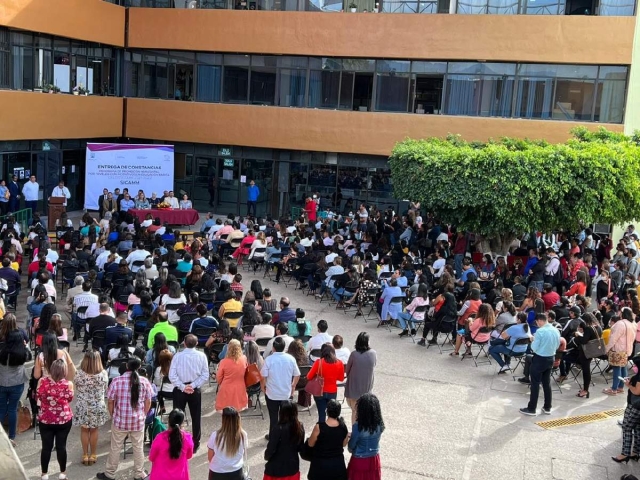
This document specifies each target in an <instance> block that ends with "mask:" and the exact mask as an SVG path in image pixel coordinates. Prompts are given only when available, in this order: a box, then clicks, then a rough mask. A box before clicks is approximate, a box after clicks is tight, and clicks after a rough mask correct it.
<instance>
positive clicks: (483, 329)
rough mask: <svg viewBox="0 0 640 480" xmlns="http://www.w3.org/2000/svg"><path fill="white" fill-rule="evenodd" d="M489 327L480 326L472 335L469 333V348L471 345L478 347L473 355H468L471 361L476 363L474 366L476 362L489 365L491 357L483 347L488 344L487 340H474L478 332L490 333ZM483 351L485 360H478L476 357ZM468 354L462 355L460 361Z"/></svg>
mask: <svg viewBox="0 0 640 480" xmlns="http://www.w3.org/2000/svg"><path fill="white" fill-rule="evenodd" d="M491 330H492V329H491V328H489V327H481V328H480V329H479V330H478V332H477V333H476V334H475V335H474V334H471V348H473V345H478V347H479V349H478V353H477V354H476V355H473V353H472V354H471V355H469V356H470V357H471V358H472V359H473V363H474V364H475V365H476V367H477V366H478V364H480V363H483V364H484V363H488V364H489V365H491V357H490V356H489V354H488V353H487V351H486V350H485V347H486V346H487V345H489V340H487V341H486V342H479V341H477V340H476V338H477V337H478V335H480V334H487V333H491ZM481 353H484V354H485V356H486V358H487V359H486V360H482V361H480V362H479V361H478V357H480V354H481ZM467 356H468V355H464V354H463V355H462V358H461V359H460V361H463V360H464V359H465V357H467Z"/></svg>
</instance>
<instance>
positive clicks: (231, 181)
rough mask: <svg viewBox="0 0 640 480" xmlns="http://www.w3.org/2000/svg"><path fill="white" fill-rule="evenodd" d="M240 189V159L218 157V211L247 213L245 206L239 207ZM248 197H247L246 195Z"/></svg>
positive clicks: (223, 212)
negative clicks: (240, 208)
mask: <svg viewBox="0 0 640 480" xmlns="http://www.w3.org/2000/svg"><path fill="white" fill-rule="evenodd" d="M239 189H240V160H236V159H234V158H219V159H218V191H217V192H216V194H217V196H218V203H217V207H216V213H219V214H222V215H227V214H229V213H233V214H234V215H238V213H242V214H245V213H247V212H246V202H245V208H243V209H242V210H239V209H238V201H239ZM245 198H246V197H245Z"/></svg>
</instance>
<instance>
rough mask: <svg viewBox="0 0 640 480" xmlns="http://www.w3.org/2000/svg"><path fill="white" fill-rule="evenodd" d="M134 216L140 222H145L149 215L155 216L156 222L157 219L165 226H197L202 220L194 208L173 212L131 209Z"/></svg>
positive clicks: (171, 210) (161, 209)
mask: <svg viewBox="0 0 640 480" xmlns="http://www.w3.org/2000/svg"><path fill="white" fill-rule="evenodd" d="M129 212H131V214H132V215H134V216H136V217H138V218H139V219H140V221H143V220H144V219H145V217H146V216H147V214H148V213H150V214H151V215H152V216H153V219H154V220H155V219H156V217H157V218H159V219H160V221H161V222H162V223H163V224H164V223H165V222H166V223H168V224H169V225H195V224H196V223H198V220H199V219H200V215H199V214H198V211H197V210H194V209H192V208H190V209H187V210H177V209H176V210H173V209H170V208H166V209H165V208H152V209H151V210H136V209H133V208H131V209H129Z"/></svg>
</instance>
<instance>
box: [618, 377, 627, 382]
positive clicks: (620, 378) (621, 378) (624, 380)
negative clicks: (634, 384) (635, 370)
mask: <svg viewBox="0 0 640 480" xmlns="http://www.w3.org/2000/svg"><path fill="white" fill-rule="evenodd" d="M618 380H621V381H623V382H626V381H627V379H626V378H624V377H618Z"/></svg>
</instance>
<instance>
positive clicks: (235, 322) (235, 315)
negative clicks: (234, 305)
mask: <svg viewBox="0 0 640 480" xmlns="http://www.w3.org/2000/svg"><path fill="white" fill-rule="evenodd" d="M222 318H224V319H225V320H226V321H227V322H229V328H239V327H240V326H242V312H225V314H224V316H223V317H222Z"/></svg>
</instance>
